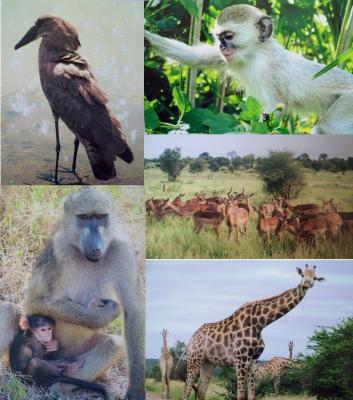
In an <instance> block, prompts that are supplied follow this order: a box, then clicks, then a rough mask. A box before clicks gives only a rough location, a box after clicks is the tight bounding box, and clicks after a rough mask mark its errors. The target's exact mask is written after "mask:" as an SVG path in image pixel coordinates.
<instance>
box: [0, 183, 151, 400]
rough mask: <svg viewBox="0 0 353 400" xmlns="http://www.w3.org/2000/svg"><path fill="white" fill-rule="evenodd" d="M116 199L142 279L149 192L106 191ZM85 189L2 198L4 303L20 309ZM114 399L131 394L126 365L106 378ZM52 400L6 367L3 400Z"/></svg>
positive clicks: (21, 191)
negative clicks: (72, 198) (38, 264)
mask: <svg viewBox="0 0 353 400" xmlns="http://www.w3.org/2000/svg"><path fill="white" fill-rule="evenodd" d="M99 189H100V190H105V191H109V192H110V193H111V194H112V195H113V197H114V198H115V199H117V200H116V204H117V210H118V216H119V220H120V223H121V225H122V227H123V228H124V229H125V230H126V231H127V232H128V234H129V235H130V237H131V239H132V241H133V243H135V246H136V250H137V255H138V260H139V266H140V271H141V276H143V268H144V229H142V227H143V226H144V192H143V188H142V187H139V186H122V187H117V186H114V187H111V186H110V187H104V188H102V187H100V188H99ZM77 190H79V188H71V187H70V188H68V187H54V186H50V187H49V186H32V187H26V186H9V187H5V188H4V189H3V193H2V195H1V196H0V260H1V263H0V301H10V302H12V303H16V304H19V303H21V301H22V298H23V288H24V282H25V279H26V277H27V275H28V274H30V272H31V270H32V267H33V265H34V263H35V261H36V259H37V257H38V255H39V253H40V251H41V250H42V248H43V246H44V243H45V241H46V239H47V238H48V237H49V236H50V233H51V232H52V231H53V228H54V226H55V224H56V223H57V221H58V220H59V218H60V216H61V214H62V204H63V199H64V197H65V196H66V195H67V194H68V193H70V192H74V191H77ZM121 327H122V320H118V321H114V323H112V324H111V326H110V327H109V328H108V331H109V332H111V333H114V332H117V330H120V329H121ZM104 384H105V385H106V386H107V387H108V390H109V389H110V390H111V392H112V394H114V395H115V396H118V397H117V398H119V397H121V396H122V395H123V393H124V392H125V391H126V387H127V375H126V368H125V366H124V365H120V366H116V367H115V368H113V369H112V371H111V372H109V374H107V376H106V377H105V378H104ZM80 393H81V394H75V396H73V397H72V399H75V400H78V399H87V400H88V399H90V400H93V399H98V398H99V397H98V395H95V394H93V393H92V392H91V393H89V394H88V393H87V392H86V393H84V394H82V391H81V392H80ZM46 398H48V396H47V394H46V392H45V391H43V390H40V389H39V388H38V387H34V386H28V385H23V384H21V382H20V381H19V380H18V379H17V378H16V377H15V376H14V375H13V374H12V373H11V372H10V371H9V370H8V369H6V368H4V367H3V366H1V367H0V399H1V400H2V399H4V400H5V399H10V400H23V399H26V400H40V399H46Z"/></svg>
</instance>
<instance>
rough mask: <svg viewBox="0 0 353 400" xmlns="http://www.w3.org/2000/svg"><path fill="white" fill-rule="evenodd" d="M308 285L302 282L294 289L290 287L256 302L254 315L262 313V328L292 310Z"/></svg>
mask: <svg viewBox="0 0 353 400" xmlns="http://www.w3.org/2000/svg"><path fill="white" fill-rule="evenodd" d="M308 289H309V287H308V286H305V285H303V284H302V283H300V284H299V285H298V286H296V287H295V288H293V289H289V290H287V291H285V292H283V293H281V294H280V295H278V296H275V297H271V298H269V299H265V300H263V301H259V302H258V303H256V304H255V310H253V315H260V317H263V318H260V319H259V320H260V321H261V322H260V324H261V325H262V328H264V327H265V326H267V325H269V324H271V323H272V322H274V321H276V320H277V319H278V318H281V317H282V316H283V315H285V314H287V313H288V312H289V311H290V310H292V309H293V308H294V307H295V306H296V305H297V304H298V303H299V302H300V301H301V300H302V299H303V297H304V296H305V294H306V292H307V290H308Z"/></svg>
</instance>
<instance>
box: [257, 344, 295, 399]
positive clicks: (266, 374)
mask: <svg viewBox="0 0 353 400" xmlns="http://www.w3.org/2000/svg"><path fill="white" fill-rule="evenodd" d="M293 347H294V343H293V342H292V341H290V342H289V343H288V349H289V358H284V357H273V358H271V360H270V361H267V362H265V363H263V364H261V365H259V364H258V365H257V366H256V369H255V382H256V383H258V382H260V381H261V380H262V379H264V378H272V379H273V386H274V389H275V396H278V395H279V387H280V384H281V377H282V375H283V374H284V373H285V372H286V370H288V369H289V368H290V367H292V366H293V365H294V364H295V361H294V360H293Z"/></svg>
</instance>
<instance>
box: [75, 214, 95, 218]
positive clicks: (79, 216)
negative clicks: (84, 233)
mask: <svg viewBox="0 0 353 400" xmlns="http://www.w3.org/2000/svg"><path fill="white" fill-rule="evenodd" d="M77 218H79V219H91V218H92V215H90V214H80V215H77Z"/></svg>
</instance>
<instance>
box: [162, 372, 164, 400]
mask: <svg viewBox="0 0 353 400" xmlns="http://www.w3.org/2000/svg"><path fill="white" fill-rule="evenodd" d="M164 397H165V387H164V375H162V399H164Z"/></svg>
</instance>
